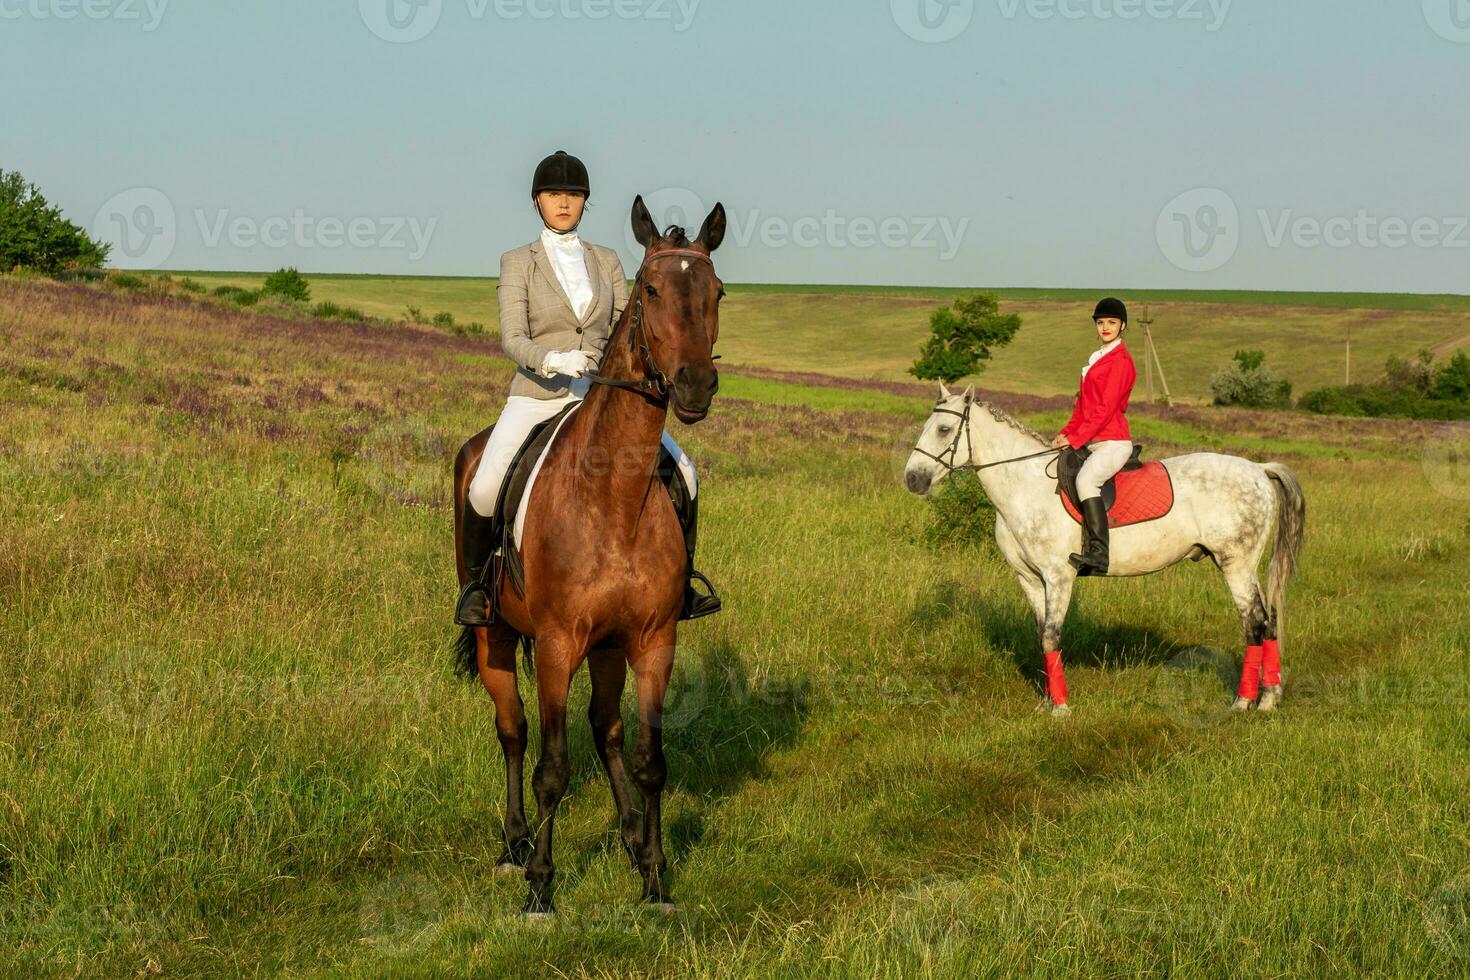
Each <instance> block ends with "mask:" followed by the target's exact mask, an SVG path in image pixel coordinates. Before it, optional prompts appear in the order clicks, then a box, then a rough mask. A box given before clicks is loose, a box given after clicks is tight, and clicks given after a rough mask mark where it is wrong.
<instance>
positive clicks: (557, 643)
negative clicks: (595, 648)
mask: <svg viewBox="0 0 1470 980" xmlns="http://www.w3.org/2000/svg"><path fill="white" fill-rule="evenodd" d="M585 654H586V642H585V640H582V641H580V642H579V641H577V640H575V639H573V638H572V637H570V636H567V635H565V634H562V635H552V636H547V637H540V636H538V637H537V638H536V700H537V703H538V704H539V706H540V709H541V758H539V759H537V760H536V771H535V772H534V773H533V774H532V775H531V790H532V792H534V793H535V794H536V846H535V849H534V850H533V851H532V852H531V860H530V861H528V862H527V863H526V881H527V882H529V883H530V886H531V888H530V894H529V895H528V896H527V898H526V907H525V910H524V911H525V913H526V914H527V915H529V916H533V917H541V916H547V915H550V914H551V913H552V912H554V911H555V909H554V908H553V906H552V902H551V880H552V876H553V874H554V873H555V870H556V868H555V865H554V864H553V862H552V860H551V840H552V829H553V825H554V824H555V822H556V810H557V807H559V806H560V805H561V800H562V797H563V796H565V795H566V792H567V784H568V783H569V782H571V778H572V766H571V761H570V759H569V758H568V756H567V692H568V691H569V690H570V689H571V686H572V675H573V674H575V673H576V672H577V668H578V667H580V666H581V664H582V657H583V656H584V655H585Z"/></svg>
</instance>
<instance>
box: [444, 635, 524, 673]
mask: <svg viewBox="0 0 1470 980" xmlns="http://www.w3.org/2000/svg"><path fill="white" fill-rule="evenodd" d="M516 642H517V643H519V644H520V647H521V660H522V661H523V662H524V663H525V665H526V676H527V677H535V676H536V652H535V651H536V641H535V640H533V639H531V637H529V636H521V637H520V638H519V639H518V640H517V641H516ZM453 652H454V672H455V673H456V674H459V675H460V676H461V677H465V678H467V679H469V680H472V681H473V680H479V678H480V658H479V650H478V644H477V643H476V642H475V628H474V627H473V626H466V627H464V628H463V629H461V630H460V631H459V637H458V639H456V640H455V641H454V646H453Z"/></svg>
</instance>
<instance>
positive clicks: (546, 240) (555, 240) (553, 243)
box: [541, 228, 582, 251]
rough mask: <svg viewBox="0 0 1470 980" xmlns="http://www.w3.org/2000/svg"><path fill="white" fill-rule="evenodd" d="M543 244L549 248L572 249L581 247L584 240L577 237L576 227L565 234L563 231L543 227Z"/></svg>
mask: <svg viewBox="0 0 1470 980" xmlns="http://www.w3.org/2000/svg"><path fill="white" fill-rule="evenodd" d="M541 244H543V245H545V246H546V247H547V248H555V249H563V250H566V251H571V250H572V249H576V248H580V247H581V245H582V240H581V239H580V238H578V237H577V232H576V229H573V230H571V231H569V232H566V233H565V234H563V233H562V232H557V231H552V230H551V229H550V228H542V229H541Z"/></svg>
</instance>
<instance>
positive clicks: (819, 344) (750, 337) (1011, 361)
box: [189, 272, 1470, 402]
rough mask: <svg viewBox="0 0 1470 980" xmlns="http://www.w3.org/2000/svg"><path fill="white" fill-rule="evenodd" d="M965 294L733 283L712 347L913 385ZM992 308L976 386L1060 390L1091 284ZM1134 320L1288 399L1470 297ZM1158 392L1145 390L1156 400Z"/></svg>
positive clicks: (398, 292) (1430, 334)
mask: <svg viewBox="0 0 1470 980" xmlns="http://www.w3.org/2000/svg"><path fill="white" fill-rule="evenodd" d="M189 275H190V276H192V277H193V278H195V279H198V280H199V281H201V282H204V283H206V284H208V285H211V286H214V285H220V284H228V285H237V286H242V287H255V286H259V284H260V281H261V279H262V278H263V277H261V276H259V275H257V274H249V273H209V272H196V273H189ZM309 278H310V281H311V283H312V289H313V293H312V297H313V299H314V300H322V299H325V300H330V301H333V302H337V303H344V304H350V305H353V306H357V307H359V308H361V309H362V310H363V311H364V312H366V313H368V314H369V315H371V316H377V317H382V318H385V319H401V317H402V314H403V311H404V309H405V307H407V306H410V305H412V306H417V307H419V308H421V309H422V310H423V311H424V314H425V315H426V316H428V315H431V314H433V313H435V312H439V311H441V310H442V311H446V312H451V313H453V314H454V315H455V317H457V318H458V319H460V320H469V321H478V322H481V323H485V324H487V325H488V326H489V327H490V328H491V329H492V330H493V329H494V325H495V324H496V323H497V322H498V319H499V313H498V306H497V304H496V300H495V280H494V279H477V278H464V277H462V278H448V277H446V278H431V277H392V276H341V275H322V276H318V275H312V276H310V277H309ZM968 292H970V291H969V290H956V289H938V288H927V287H886V286H781V285H732V286H730V287H729V296H728V297H727V298H726V301H725V306H724V318H723V327H722V334H721V338H720V349H721V351H722V353H723V354H724V357H725V360H726V363H728V364H731V365H745V366H754V367H763V368H773V369H778V370H785V371H815V372H819V373H823V374H832V375H840V376H842V377H848V378H861V379H882V380H887V381H912V380H913V379H912V377H911V376H910V375H909V374H908V373H907V370H908V367H909V365H910V364H912V363H913V361H914V358H915V357H916V356H917V353H918V349H919V346H920V344H921V343H922V341H923V339H924V337H925V336H926V335H927V331H928V318H929V313H930V312H931V311H932V310H933V309H934V308H935V306H937V305H939V304H942V303H949V302H952V301H953V299H954V298H955V297H957V296H959V295H963V294H965V293H968ZM998 292H999V293H1000V295H1001V297H1002V309H1003V310H1004V311H1006V312H1010V311H1012V310H1015V311H1017V312H1019V313H1021V315H1022V318H1023V323H1024V325H1023V327H1022V330H1021V332H1020V333H1019V334H1018V335H1017V338H1016V340H1015V342H1014V343H1013V344H1012V345H1011V346H1010V347H1009V348H1006V349H1005V350H1004V351H1003V352H1001V353H1000V354H999V356H997V358H996V359H995V361H994V362H992V364H991V365H990V366H989V367H988V369H987V370H986V371H985V372H984V374H983V375H982V376H981V378H980V379H979V380H980V381H981V382H982V383H983V384H984V385H986V386H987V387H991V388H995V389H999V390H1002V391H1015V392H1026V393H1031V394H1046V395H1056V394H1069V393H1071V392H1073V391H1075V390H1076V383H1075V381H1076V376H1077V373H1078V372H1079V371H1080V370H1081V365H1082V364H1084V363H1086V358H1087V355H1088V353H1090V352H1091V351H1092V350H1093V349H1095V348H1096V346H1097V342H1096V340H1097V338H1096V336H1095V335H1094V334H1093V332H1092V327H1091V321H1090V319H1089V318H1090V316H1091V313H1092V308H1093V304H1094V303H1095V302H1096V300H1097V298H1098V296H1100V295H1101V293H1099V292H1098V291H1096V290H1077V289H1070V290H1069V289H1001V290H998ZM1120 294H1121V295H1122V296H1123V297H1124V298H1125V299H1126V300H1127V301H1128V302H1129V303H1130V304H1131V308H1132V310H1133V311H1134V316H1135V319H1136V318H1137V317H1138V316H1140V315H1141V313H1142V304H1144V303H1146V302H1147V303H1150V304H1152V307H1153V315H1154V320H1155V323H1154V326H1153V332H1154V336H1155V339H1156V341H1157V344H1158V347H1159V350H1160V356H1161V358H1162V361H1163V367H1164V372H1165V377H1167V379H1168V381H1169V385H1170V390H1171V392H1172V394H1173V395H1174V397H1175V398H1177V399H1180V400H1182V401H1186V402H1206V401H1208V400H1209V399H1210V390H1209V382H1210V378H1211V376H1212V375H1213V374H1214V372H1215V371H1217V370H1219V369H1220V368H1222V367H1224V366H1225V365H1226V364H1228V363H1229V362H1230V359H1231V357H1232V356H1233V354H1234V352H1235V351H1236V350H1241V349H1259V350H1263V351H1265V352H1266V355H1267V359H1266V364H1267V366H1268V367H1270V368H1271V369H1273V370H1275V371H1277V372H1278V373H1280V374H1282V375H1283V376H1284V377H1286V378H1288V379H1289V380H1291V381H1292V382H1293V384H1294V385H1295V390H1296V393H1297V394H1298V395H1300V394H1303V393H1305V392H1306V391H1308V390H1310V389H1312V388H1317V387H1321V386H1323V385H1329V384H1338V383H1341V381H1342V380H1343V378H1344V370H1345V367H1344V356H1345V342H1344V341H1345V338H1346V337H1347V336H1348V334H1349V333H1351V337H1352V342H1353V353H1352V357H1353V365H1354V374H1353V377H1354V378H1355V379H1356V380H1359V381H1362V380H1371V379H1372V378H1375V377H1377V376H1378V375H1379V374H1380V373H1381V372H1382V369H1383V363H1384V361H1385V360H1386V359H1387V358H1388V357H1389V356H1390V355H1395V354H1397V355H1400V356H1408V355H1412V354H1413V353H1415V352H1416V351H1418V350H1419V348H1421V347H1430V348H1433V349H1435V350H1436V351H1437V352H1438V353H1439V354H1440V355H1441V356H1443V355H1445V354H1447V353H1449V352H1450V351H1451V350H1453V349H1455V348H1457V347H1460V346H1464V345H1465V344H1470V297H1466V296H1424V295H1411V294H1380V293H1268V292H1248V291H1235V292H1222V291H1215V292H1190V291H1183V290H1144V291H1139V292H1130V291H1126V290H1123V291H1120ZM1130 344H1131V346H1132V347H1133V348H1134V351H1135V359H1136V360H1137V361H1138V362H1139V371H1140V380H1139V389H1138V399H1137V400H1143V399H1144V398H1146V392H1147V385H1146V376H1145V375H1144V364H1143V345H1142V337H1141V335H1138V334H1136V333H1135V335H1134V336H1133V337H1132V338H1131V340H1130ZM1162 391H1163V388H1162V384H1160V385H1159V387H1158V388H1157V390H1156V395H1158V396H1162Z"/></svg>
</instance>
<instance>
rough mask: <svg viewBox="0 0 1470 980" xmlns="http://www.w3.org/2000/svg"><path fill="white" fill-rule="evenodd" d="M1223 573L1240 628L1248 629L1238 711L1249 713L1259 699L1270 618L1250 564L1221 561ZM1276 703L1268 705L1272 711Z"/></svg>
mask: <svg viewBox="0 0 1470 980" xmlns="http://www.w3.org/2000/svg"><path fill="white" fill-rule="evenodd" d="M1220 571H1222V572H1223V573H1224V574H1225V584H1226V585H1228V586H1230V594H1231V596H1232V597H1233V598H1234V599H1235V608H1236V611H1237V612H1239V613H1240V625H1241V627H1242V628H1243V629H1244V630H1245V662H1244V663H1243V664H1242V665H1241V668H1240V687H1239V688H1238V689H1237V690H1236V694H1235V703H1234V704H1232V705H1231V707H1232V708H1234V709H1235V710H1236V711H1248V710H1250V708H1251V705H1253V704H1254V703H1255V701H1256V698H1257V697H1259V696H1260V690H1261V667H1262V663H1263V661H1264V659H1265V640H1266V628H1267V623H1268V621H1269V617H1268V616H1267V613H1266V599H1265V597H1264V596H1263V595H1262V594H1261V580H1260V577H1259V576H1257V574H1256V569H1255V566H1254V565H1253V564H1251V563H1250V562H1249V561H1245V560H1242V559H1227V560H1224V561H1221V563H1220ZM1274 707H1275V704H1274V699H1273V703H1271V704H1269V705H1267V707H1266V710H1267V711H1270V710H1272V708H1274Z"/></svg>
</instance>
